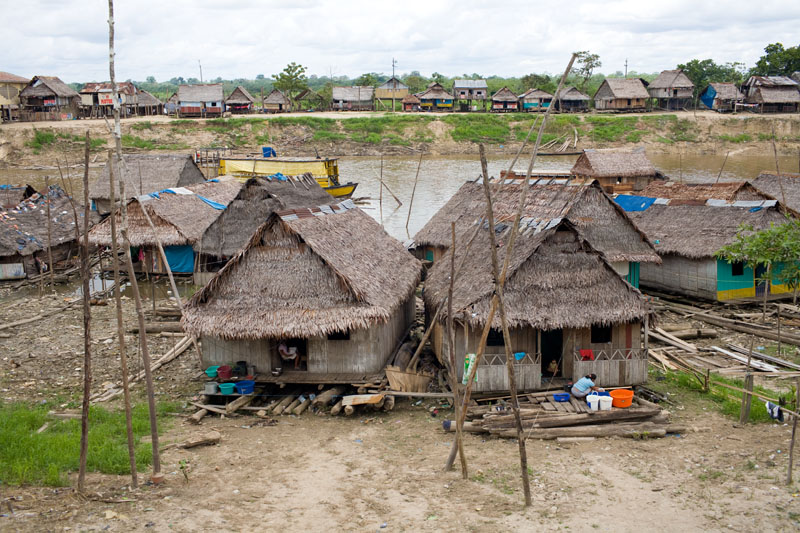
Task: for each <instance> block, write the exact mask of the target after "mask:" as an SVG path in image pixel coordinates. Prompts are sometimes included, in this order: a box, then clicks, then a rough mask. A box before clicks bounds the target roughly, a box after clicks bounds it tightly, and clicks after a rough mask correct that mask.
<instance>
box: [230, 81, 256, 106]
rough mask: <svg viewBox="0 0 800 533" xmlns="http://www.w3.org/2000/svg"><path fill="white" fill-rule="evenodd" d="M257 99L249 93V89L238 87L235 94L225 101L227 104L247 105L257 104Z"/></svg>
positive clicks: (234, 91)
mask: <svg viewBox="0 0 800 533" xmlns="http://www.w3.org/2000/svg"><path fill="white" fill-rule="evenodd" d="M255 101H256V99H255V98H253V97H252V95H251V94H250V93H249V92H247V89H245V88H244V87H242V86H241V85H238V86H237V87H236V88H235V89H234V90H233V92H232V93H231V94H230V96H228V97H227V98H226V99H225V103H226V104H235V105H247V104H252V103H253V102H255Z"/></svg>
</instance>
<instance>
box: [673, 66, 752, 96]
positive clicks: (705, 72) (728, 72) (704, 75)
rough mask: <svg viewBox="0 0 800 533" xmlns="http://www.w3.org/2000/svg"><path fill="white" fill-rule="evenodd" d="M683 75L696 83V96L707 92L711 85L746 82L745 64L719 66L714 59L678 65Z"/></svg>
mask: <svg viewBox="0 0 800 533" xmlns="http://www.w3.org/2000/svg"><path fill="white" fill-rule="evenodd" d="M678 68H679V69H681V70H683V73H684V74H686V76H687V77H688V78H689V79H690V80H692V83H694V96H697V95H698V94H700V92H702V91H703V90H705V88H706V86H708V84H709V83H714V82H729V83H736V84H740V83H742V82H743V81H744V77H745V73H746V69H745V65H744V63H738V62H735V63H725V64H722V65H720V64H717V63H715V62H714V60H713V59H702V60H701V59H692V60H691V61H689V62H687V63H683V64H680V65H678Z"/></svg>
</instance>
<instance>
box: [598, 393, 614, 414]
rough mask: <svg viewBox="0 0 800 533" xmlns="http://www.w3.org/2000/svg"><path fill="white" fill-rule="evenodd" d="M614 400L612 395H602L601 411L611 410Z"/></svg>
mask: <svg viewBox="0 0 800 533" xmlns="http://www.w3.org/2000/svg"><path fill="white" fill-rule="evenodd" d="M613 401H614V399H613V398H611V396H600V410H601V411H610V410H611V403H612V402H613Z"/></svg>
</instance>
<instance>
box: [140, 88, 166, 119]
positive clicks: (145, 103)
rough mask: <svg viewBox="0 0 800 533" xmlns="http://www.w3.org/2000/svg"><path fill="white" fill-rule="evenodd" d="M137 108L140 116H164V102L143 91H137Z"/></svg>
mask: <svg viewBox="0 0 800 533" xmlns="http://www.w3.org/2000/svg"><path fill="white" fill-rule="evenodd" d="M136 105H137V107H138V108H139V113H138V114H140V115H145V116H149V115H162V114H164V102H162V101H161V100H159V99H158V98H156V97H155V96H153V95H152V94H151V93H149V92H147V91H145V90H144V89H139V94H138V95H137V104H136Z"/></svg>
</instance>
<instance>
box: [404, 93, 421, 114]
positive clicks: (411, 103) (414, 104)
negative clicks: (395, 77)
mask: <svg viewBox="0 0 800 533" xmlns="http://www.w3.org/2000/svg"><path fill="white" fill-rule="evenodd" d="M402 103H403V111H419V110H420V106H421V105H422V102H421V101H420V99H419V98H417V95H415V94H407V95H405V96H404V97H403V102H402Z"/></svg>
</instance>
